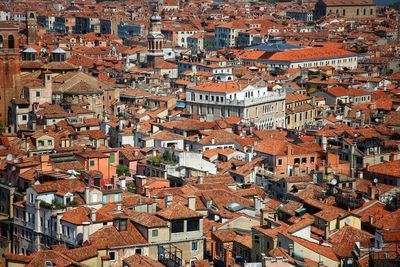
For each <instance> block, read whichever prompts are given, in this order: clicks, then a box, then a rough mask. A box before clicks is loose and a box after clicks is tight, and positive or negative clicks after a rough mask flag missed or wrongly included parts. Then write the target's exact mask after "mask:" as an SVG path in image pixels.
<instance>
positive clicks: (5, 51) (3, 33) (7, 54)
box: [0, 23, 21, 131]
mask: <svg viewBox="0 0 400 267" xmlns="http://www.w3.org/2000/svg"><path fill="white" fill-rule="evenodd" d="M18 31H19V28H18V26H15V25H11V24H8V23H0V73H1V77H0V124H1V126H7V125H8V114H9V106H10V102H11V100H12V99H13V98H18V97H19V96H20V94H19V90H20V74H21V70H20V53H19V44H18ZM1 130H3V129H0V131H1Z"/></svg>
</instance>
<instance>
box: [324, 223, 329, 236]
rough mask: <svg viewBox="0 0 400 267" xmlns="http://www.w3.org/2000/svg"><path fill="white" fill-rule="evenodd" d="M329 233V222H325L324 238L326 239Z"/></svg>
mask: <svg viewBox="0 0 400 267" xmlns="http://www.w3.org/2000/svg"><path fill="white" fill-rule="evenodd" d="M329 234H330V230H329V223H328V222H325V239H328V237H329Z"/></svg>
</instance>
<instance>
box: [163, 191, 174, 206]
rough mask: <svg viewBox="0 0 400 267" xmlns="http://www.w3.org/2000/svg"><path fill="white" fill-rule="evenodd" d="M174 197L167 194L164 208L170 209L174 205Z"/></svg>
mask: <svg viewBox="0 0 400 267" xmlns="http://www.w3.org/2000/svg"><path fill="white" fill-rule="evenodd" d="M172 201H173V197H172V194H166V195H165V197H164V207H165V208H168V207H170V206H171V205H172Z"/></svg>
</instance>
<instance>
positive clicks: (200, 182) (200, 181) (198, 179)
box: [197, 175, 203, 184]
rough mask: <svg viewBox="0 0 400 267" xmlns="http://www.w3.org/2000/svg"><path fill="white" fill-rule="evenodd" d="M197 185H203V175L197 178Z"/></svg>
mask: <svg viewBox="0 0 400 267" xmlns="http://www.w3.org/2000/svg"><path fill="white" fill-rule="evenodd" d="M197 183H198V184H203V176H201V175H199V176H197Z"/></svg>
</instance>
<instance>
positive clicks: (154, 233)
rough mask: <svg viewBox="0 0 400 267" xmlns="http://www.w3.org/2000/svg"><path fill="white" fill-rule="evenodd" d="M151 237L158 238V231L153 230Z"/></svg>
mask: <svg viewBox="0 0 400 267" xmlns="http://www.w3.org/2000/svg"><path fill="white" fill-rule="evenodd" d="M151 236H152V237H157V236H158V229H153V230H151Z"/></svg>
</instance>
